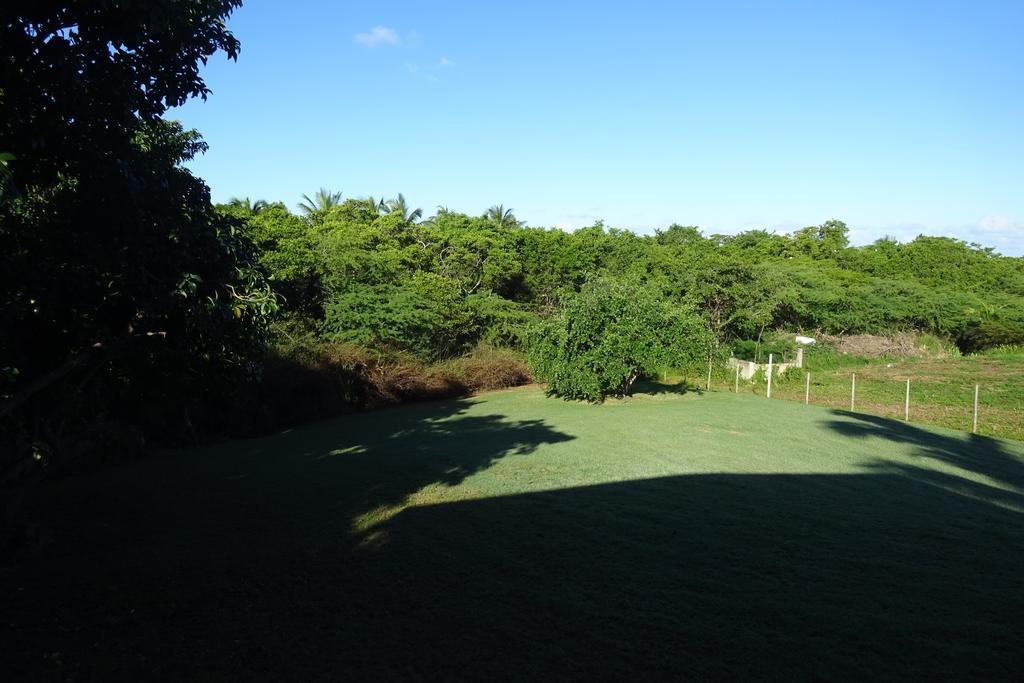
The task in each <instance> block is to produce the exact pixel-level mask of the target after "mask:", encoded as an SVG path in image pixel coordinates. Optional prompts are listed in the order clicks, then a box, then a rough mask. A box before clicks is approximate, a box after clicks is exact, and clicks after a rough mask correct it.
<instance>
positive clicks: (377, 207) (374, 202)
mask: <svg viewBox="0 0 1024 683" xmlns="http://www.w3.org/2000/svg"><path fill="white" fill-rule="evenodd" d="M365 201H366V205H367V206H369V207H370V209H371V210H372V211H376V212H377V213H384V209H386V208H387V204H385V202H384V198H383V197H381V198H380V199H374V198H373V195H370V196H369V197H367V198H366V200H365Z"/></svg>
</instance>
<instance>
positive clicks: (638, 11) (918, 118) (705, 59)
mask: <svg viewBox="0 0 1024 683" xmlns="http://www.w3.org/2000/svg"><path fill="white" fill-rule="evenodd" d="M229 26H230V27H231V29H232V30H233V31H234V32H235V35H236V36H237V37H238V38H239V39H240V40H241V41H242V52H241V55H240V56H239V59H238V62H237V63H234V62H229V61H227V60H226V59H225V58H223V56H218V57H216V58H215V59H213V60H212V61H211V62H210V64H209V66H208V67H207V69H206V71H205V75H206V79H207V84H208V86H209V87H210V88H211V89H212V91H213V92H212V94H211V96H210V98H209V100H208V101H206V102H202V101H194V102H190V103H189V104H187V105H186V106H184V107H182V108H181V109H178V110H176V111H175V112H172V116H175V117H177V118H180V119H181V120H182V122H183V123H185V125H187V126H190V127H195V128H197V129H199V131H200V132H202V134H203V135H204V137H205V138H206V140H207V142H209V143H210V151H209V152H208V153H207V154H206V155H205V156H204V157H202V158H200V159H198V160H196V161H195V162H194V163H193V164H191V167H192V168H193V170H194V171H196V172H197V173H198V174H199V175H200V176H202V177H203V178H205V179H206V181H207V182H208V183H209V185H210V187H211V188H212V191H213V196H214V199H215V200H226V199H228V198H230V197H232V196H248V197H251V198H253V199H257V198H264V199H270V200H283V201H285V202H287V203H288V204H289V206H294V204H295V203H296V202H298V201H299V199H300V198H301V195H302V194H303V193H309V194H312V193H313V192H314V191H315V190H316V189H317V188H319V187H322V186H323V187H328V188H331V189H334V190H341V191H342V192H343V193H344V196H346V197H353V196H366V195H373V196H375V197H380V196H382V195H383V196H385V197H392V196H394V195H395V194H397V193H398V192H403V193H404V194H405V196H406V197H407V199H408V200H409V202H410V203H411V204H412V205H413V206H420V207H423V209H424V211H425V213H426V214H427V215H430V214H431V213H433V212H434V210H435V209H436V207H437V206H438V205H441V204H443V205H446V206H448V207H449V208H451V209H453V210H461V211H465V212H467V213H482V212H483V211H484V209H486V208H487V207H488V206H490V205H492V204H499V203H503V204H504V205H505V206H506V207H509V206H511V207H514V209H515V212H516V215H517V216H518V217H519V218H520V219H524V220H526V221H528V223H529V224H530V225H543V226H558V227H563V228H567V229H571V228H574V227H579V226H581V225H589V224H592V223H593V222H594V221H595V220H597V219H599V218H600V219H604V220H605V222H606V223H607V224H608V225H612V226H615V227H623V228H629V229H632V230H634V231H637V232H650V231H651V230H653V229H654V228H657V227H664V226H667V225H669V224H670V223H673V222H678V223H682V224H686V225H698V226H700V227H701V228H702V229H703V230H704V231H705V232H708V233H714V232H721V233H732V232H737V231H740V230H746V229H750V228H765V229H768V230H776V231H780V232H787V231H789V230H791V229H793V228H795V227H800V226H804V225H812V224H819V223H821V222H822V221H824V220H827V219H829V218H838V219H841V220H844V221H846V222H847V224H848V225H850V227H851V233H852V237H853V240H854V242H855V243H865V242H869V241H872V240H874V239H876V238H877V237H880V236H882V235H893V236H896V237H897V238H899V239H911V238H913V237H914V236H915V235H917V234H918V233H922V232H923V233H926V234H944V235H952V236H956V237H960V238H962V239H966V240H968V241H979V242H982V243H984V244H986V245H989V246H995V247H996V248H997V249H999V250H1000V251H1002V252H1003V253H1007V254H1013V255H1021V254H1024V51H1022V50H1021V49H1020V45H1021V36H1020V31H1021V27H1022V26H1024V2H1020V1H1019V0H1018V1H1015V2H984V1H975V2H957V3H946V2H878V3H874V2H851V3H845V2H820V1H818V2H807V3H803V2H735V3H726V2H721V3H719V2H701V3H683V2H638V1H634V2H629V3H608V4H605V3H600V2H575V1H573V2H559V3H551V2H532V1H525V2H514V3H513V2H509V3H445V2H431V3H412V2H375V3H340V2H312V1H295V2H288V3H282V2H277V1H271V0H249V2H246V3H245V4H244V5H243V6H242V8H241V9H239V10H237V11H236V12H235V14H234V15H233V16H232V17H231V19H230V21H229Z"/></svg>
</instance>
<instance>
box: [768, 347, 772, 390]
mask: <svg viewBox="0 0 1024 683" xmlns="http://www.w3.org/2000/svg"><path fill="white" fill-rule="evenodd" d="M771 397H772V354H770V353H769V354H768V398H771Z"/></svg>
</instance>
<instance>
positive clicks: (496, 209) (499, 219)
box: [484, 204, 519, 228]
mask: <svg viewBox="0 0 1024 683" xmlns="http://www.w3.org/2000/svg"><path fill="white" fill-rule="evenodd" d="M484 216H485V217H486V218H489V219H491V220H492V221H494V223H495V225H497V226H498V227H499V228H511V227H513V226H516V225H519V221H518V220H516V216H515V214H514V213H512V209H511V208H509V209H506V208H505V205H504V204H497V205H495V206H492V207H491V208H489V209H487V213H485V214H484Z"/></svg>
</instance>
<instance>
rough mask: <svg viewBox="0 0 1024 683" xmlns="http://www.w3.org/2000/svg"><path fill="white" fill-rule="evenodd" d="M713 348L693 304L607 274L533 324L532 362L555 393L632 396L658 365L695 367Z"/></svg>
mask: <svg viewBox="0 0 1024 683" xmlns="http://www.w3.org/2000/svg"><path fill="white" fill-rule="evenodd" d="M711 346H712V345H711V338H710V334H709V333H708V332H707V329H706V327H705V326H704V324H703V322H702V321H701V319H700V318H699V317H697V315H696V314H695V313H694V312H693V310H692V309H690V308H687V307H683V306H679V305H675V304H671V303H669V302H667V301H665V300H663V299H661V298H660V297H659V296H658V294H657V293H656V292H655V291H654V290H653V289H651V288H649V287H646V286H644V285H641V284H639V283H636V282H632V281H618V280H613V279H609V278H601V279H598V280H594V281H592V282H590V283H588V284H586V285H585V286H584V287H583V289H582V290H581V291H580V293H579V294H578V295H576V296H573V297H570V298H569V299H568V300H567V301H566V302H565V304H564V306H563V308H562V310H561V311H560V312H559V313H558V314H557V315H555V316H554V317H552V318H551V319H549V320H547V321H545V322H544V323H542V324H541V325H539V326H537V327H536V328H535V329H534V331H533V332H532V333H531V335H530V340H529V347H528V348H529V351H528V360H529V364H530V367H531V369H532V370H533V371H534V374H535V375H536V377H537V378H538V379H541V380H542V381H545V382H547V383H548V388H549V390H550V392H551V393H554V394H557V395H559V396H562V397H564V398H576V399H585V400H589V401H599V400H601V399H602V398H604V397H605V396H609V395H616V394H617V395H628V394H629V390H630V387H631V386H632V385H633V382H635V381H636V380H637V378H639V377H640V376H642V375H644V374H648V375H654V374H655V373H657V371H658V368H659V367H686V366H689V365H692V364H694V363H695V362H696V361H697V360H698V359H700V358H706V357H707V354H708V351H709V349H710V348H711Z"/></svg>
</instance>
